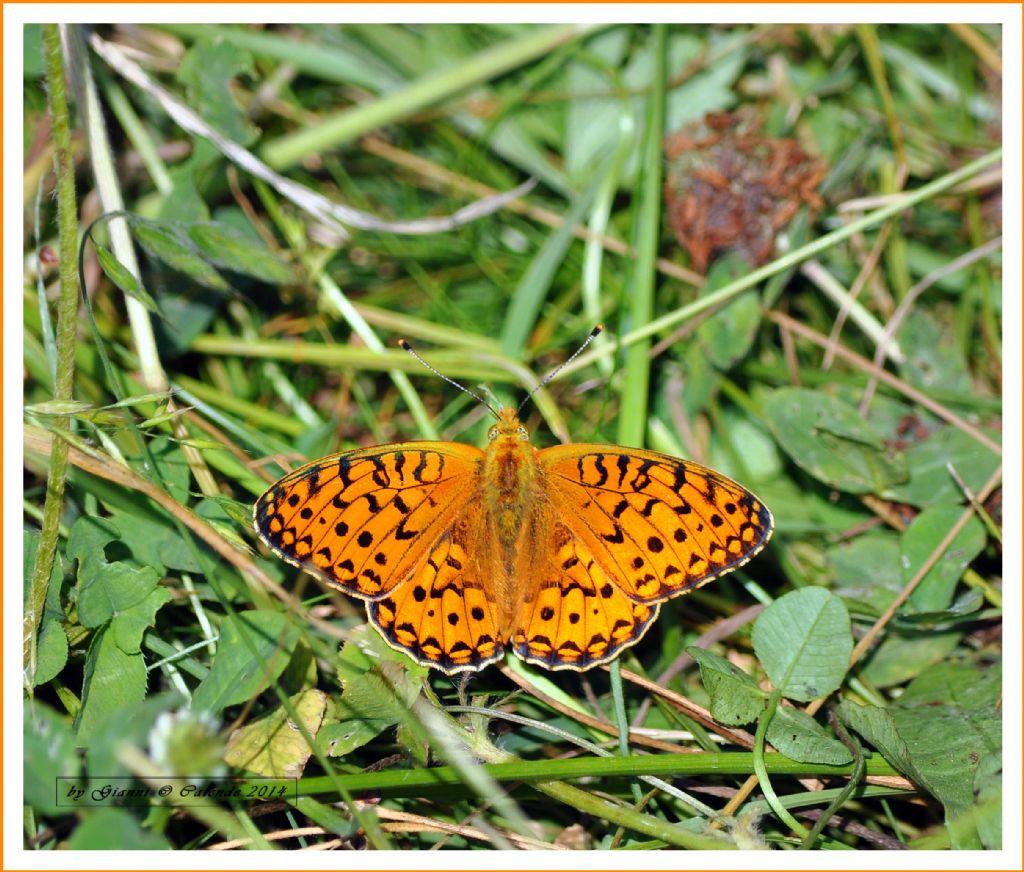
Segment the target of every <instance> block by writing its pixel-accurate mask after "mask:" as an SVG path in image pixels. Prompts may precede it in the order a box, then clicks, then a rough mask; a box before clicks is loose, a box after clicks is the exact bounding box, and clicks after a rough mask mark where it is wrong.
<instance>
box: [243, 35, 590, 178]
mask: <svg viewBox="0 0 1024 872" xmlns="http://www.w3.org/2000/svg"><path fill="white" fill-rule="evenodd" d="M594 29H595V26H594V25H577V24H560V25H555V26H552V27H543V28H538V29H536V30H533V31H530V32H529V33H527V34H526V36H522V37H519V38H518V39H512V40H508V41H507V42H504V43H501V44H500V45H496V46H492V47H491V48H489V49H486V50H485V51H482V52H480V53H479V54H477V55H475V56H474V57H470V58H466V59H464V60H462V61H461V62H460V63H458V64H456V65H455V66H454V67H452V68H450V69H447V70H442V71H440V72H438V73H435V74H433V75H427V76H422V77H420V78H418V79H416V80H415V81H413V82H411V83H409V84H408V85H406V87H404V88H402V89H400V90H398V91H394V92H392V93H390V94H387V95H385V96H383V97H379V98H377V99H376V100H370V101H367V102H366V103H361V104H359V105H358V106H355V107H353V108H351V109H344V110H342V111H341V112H338V113H336V114H334V115H332V116H330V117H329V118H326V119H324V120H323V121H322V122H321V123H320V124H318V125H316V126H312V127H306V128H304V129H302V130H298V131H296V132H295V133H291V134H288V135H286V136H282V137H280V138H278V139H277V140H274V141H272V142H269V143H268V144H267V145H265V146H264V147H263V148H262V149H261V155H262V156H263V158H264V160H266V161H267V163H268V164H270V166H272V167H274V168H275V169H279V170H280V169H286V168H287V167H290V166H294V165H295V164H297V163H299V162H301V161H302V160H303V159H304V158H305V157H307V156H308V155H311V154H318V153H320V152H323V151H330V150H332V149H336V148H338V147H339V146H341V145H344V144H345V143H347V142H351V141H352V140H353V139H356V138H357V137H360V136H362V135H363V134H365V133H369V132H370V131H371V130H376V129H377V128H378V127H381V126H383V125H385V124H390V123H392V122H394V121H397V120H399V119H402V118H405V117H406V116H408V115H410V114H411V113H413V112H416V111H417V110H419V109H423V108H424V107H426V106H430V105H433V104H436V103H439V102H442V101H444V100H447V99H449V98H450V97H452V96H454V95H456V94H459V93H461V92H463V91H465V90H466V89H467V88H470V87H472V86H473V85H477V84H479V83H481V82H486V81H488V80H490V79H492V78H494V77H495V76H499V75H501V74H502V73H505V72H508V71H509V70H512V69H515V68H516V67H518V66H521V65H522V64H526V63H529V62H530V61H532V60H535V59H536V58H539V57H543V56H544V55H545V54H547V53H548V52H550V51H551V50H553V49H554V48H556V47H557V46H559V45H562V44H563V43H565V42H567V41H569V40H574V39H580V38H581V37H583V36H585V35H586V34H588V33H590V32H592V31H593V30H594Z"/></svg>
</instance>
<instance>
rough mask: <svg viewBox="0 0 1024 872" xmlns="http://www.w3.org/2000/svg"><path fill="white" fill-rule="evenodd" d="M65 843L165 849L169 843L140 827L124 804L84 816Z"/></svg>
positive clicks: (88, 848)
mask: <svg viewBox="0 0 1024 872" xmlns="http://www.w3.org/2000/svg"><path fill="white" fill-rule="evenodd" d="M67 847H68V849H69V850H72V851H110V850H118V851H166V850H170V847H171V846H170V844H168V842H167V840H166V839H165V838H164V837H163V836H162V835H160V834H159V833H154V832H152V831H150V830H146V829H143V828H142V826H141V825H140V823H139V821H138V819H137V818H136V817H135V816H134V815H132V814H131V813H130V812H128V811H127V810H125V809H123V808H100V809H96V810H95V811H92V812H90V813H89V814H88V815H85V816H83V819H82V822H81V823H80V824H79V825H78V826H77V827H75V830H74V832H73V833H72V834H71V838H69V839H68V843H67Z"/></svg>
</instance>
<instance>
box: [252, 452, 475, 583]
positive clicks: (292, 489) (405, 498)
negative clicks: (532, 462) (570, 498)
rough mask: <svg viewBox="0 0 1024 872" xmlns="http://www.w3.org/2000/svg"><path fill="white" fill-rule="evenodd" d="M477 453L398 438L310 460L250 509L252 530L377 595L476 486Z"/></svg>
mask: <svg viewBox="0 0 1024 872" xmlns="http://www.w3.org/2000/svg"><path fill="white" fill-rule="evenodd" d="M482 459H483V452H482V451H480V449H478V448H474V447H472V446H469V445H460V444H457V443H453V442H405V443H401V444H396V445H378V446H376V447H374V448H364V449H357V450H355V451H346V452H344V453H342V454H335V455H332V456H331V457H324V458H322V459H320V460H315V461H313V462H312V463H308V464H306V465H305V466H303V467H301V468H299V469H297V470H295V471H294V472H291V473H289V474H288V475H286V476H285V477H284V478H282V479H281V480H280V481H278V482H277V483H276V484H274V485H273V486H271V487H270V488H269V489H268V490H267V492H266V493H264V494H263V496H261V497H260V498H259V499H258V500H257V501H256V504H255V506H254V508H253V519H254V522H255V525H256V530H257V532H258V533H259V534H260V537H261V538H262V539H263V541H264V542H266V543H267V545H269V546H270V548H271V549H273V551H274V552H275V553H276V554H277V555H278V556H280V557H282V558H284V559H285V560H287V561H288V562H289V563H292V564H294V565H295V566H298V567H300V568H301V569H304V570H305V571H306V572H309V573H310V574H311V575H314V576H316V577H317V578H320V579H322V580H323V581H325V582H327V583H328V584H330V585H331V586H333V587H337V588H340V589H341V590H342V591H344V592H345V593H348V594H351V595H352V596H356V597H359V598H360V599H364V600H376V599H380V598H381V597H384V596H386V595H387V594H388V593H389V592H390V591H392V590H394V589H395V588H396V587H397V586H398V585H399V584H401V583H402V582H403V581H404V580H405V579H406V578H408V577H409V576H410V575H411V574H412V573H413V572H414V570H416V569H417V567H419V566H420V565H421V564H422V563H423V561H424V559H425V556H426V555H427V554H428V553H429V552H430V550H431V549H432V548H433V547H434V546H435V544H436V543H437V541H438V539H440V537H441V536H442V535H443V534H444V533H445V531H446V530H447V529H448V528H449V527H450V526H451V525H452V522H453V519H454V518H455V517H456V516H457V515H458V514H459V512H460V511H462V510H463V509H464V508H465V506H466V504H467V503H468V502H469V500H470V499H471V498H472V497H473V495H474V494H476V493H477V491H478V489H479V484H480V465H481V462H482Z"/></svg>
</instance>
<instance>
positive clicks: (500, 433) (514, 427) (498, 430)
mask: <svg viewBox="0 0 1024 872" xmlns="http://www.w3.org/2000/svg"><path fill="white" fill-rule="evenodd" d="M502 437H504V438H506V439H513V440H516V441H518V442H529V441H530V433H529V431H528V430H527V429H526V428H525V427H524V426H523V425H522V423H521V422H520V421H519V413H518V412H517V411H516V410H515V409H513V408H512V407H511V406H506V407H505V408H504V409H502V410H501V411H500V412H499V413H498V422H497V423H496V424H495V425H494V426H493V427H491V429H490V430H488V431H487V441H488V442H494V441H496V440H497V439H501V438H502Z"/></svg>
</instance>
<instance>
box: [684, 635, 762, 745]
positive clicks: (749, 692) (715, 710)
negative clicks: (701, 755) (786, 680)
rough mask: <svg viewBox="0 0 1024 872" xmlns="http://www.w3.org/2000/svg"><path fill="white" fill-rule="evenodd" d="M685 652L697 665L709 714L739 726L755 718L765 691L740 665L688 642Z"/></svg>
mask: <svg viewBox="0 0 1024 872" xmlns="http://www.w3.org/2000/svg"><path fill="white" fill-rule="evenodd" d="M686 651H687V653H688V654H689V655H690V656H691V657H692V658H693V659H694V660H696V661H697V665H698V666H699V667H700V679H701V681H702V682H703V683H704V689H705V690H706V691H707V693H708V697H709V699H710V705H709V709H710V711H711V715H712V717H713V718H714V719H715V720H716V721H718V722H719V723H723V724H731V725H733V726H739V725H740V724H749V723H752V722H754V721H756V720H757V718H758V715H760V714H761V712H762V711H764V706H765V700H766V699H767V698H768V695H767V694H766V693H765V692H764V691H763V690H761V688H759V687H758V686H757V682H756V681H754V679H753V678H752V677H751V676H749V675H747V673H746V672H744V671H743V670H742V669H740V668H739V667H738V666H735V665H734V664H732V663H730V662H729V661H728V660H725V659H724V658H722V657H719V656H718V655H717V654H712V653H711V652H710V651H705V650H704V649H703V648H698V647H696V646H694V645H691V646H690V647H688V648H687V649H686Z"/></svg>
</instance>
